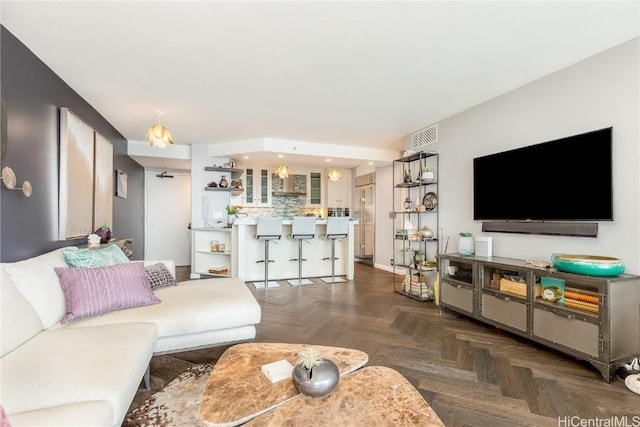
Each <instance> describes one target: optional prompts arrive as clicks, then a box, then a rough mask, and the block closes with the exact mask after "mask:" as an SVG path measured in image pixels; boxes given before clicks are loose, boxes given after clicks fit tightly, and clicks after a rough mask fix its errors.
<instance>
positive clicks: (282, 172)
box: [276, 165, 289, 179]
mask: <svg viewBox="0 0 640 427" xmlns="http://www.w3.org/2000/svg"><path fill="white" fill-rule="evenodd" d="M276 175H278V176H279V177H280V178H282V179H284V178H286V177H288V176H289V168H288V167H287V166H285V165H282V166H278V167H277V168H276Z"/></svg>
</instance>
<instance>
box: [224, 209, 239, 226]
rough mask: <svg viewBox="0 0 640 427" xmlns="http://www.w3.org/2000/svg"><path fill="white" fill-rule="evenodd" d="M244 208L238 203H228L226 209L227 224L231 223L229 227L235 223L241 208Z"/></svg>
mask: <svg viewBox="0 0 640 427" xmlns="http://www.w3.org/2000/svg"><path fill="white" fill-rule="evenodd" d="M241 209H242V206H238V205H227V206H226V207H225V210H226V211H227V215H228V217H227V224H229V227H231V225H233V221H234V219H235V218H238V213H239V212H240V210H241Z"/></svg>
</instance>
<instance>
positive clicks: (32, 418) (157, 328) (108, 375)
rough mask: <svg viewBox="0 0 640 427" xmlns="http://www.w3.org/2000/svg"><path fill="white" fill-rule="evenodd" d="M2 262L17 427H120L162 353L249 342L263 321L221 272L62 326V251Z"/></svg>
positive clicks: (0, 401)
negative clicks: (218, 276)
mask: <svg viewBox="0 0 640 427" xmlns="http://www.w3.org/2000/svg"><path fill="white" fill-rule="evenodd" d="M163 262H164V263H165V264H166V265H167V266H168V267H169V270H170V271H171V272H172V274H174V276H175V267H174V265H173V263H172V262H167V261H163ZM145 263H146V264H150V263H149V262H145ZM0 267H1V272H0V273H1V278H0V281H1V290H0V315H1V325H0V328H1V329H0V333H1V336H0V338H1V340H0V343H1V345H0V355H1V358H0V405H2V407H3V408H4V410H5V412H6V414H7V416H8V419H9V422H10V423H11V425H13V426H36V425H49V426H54V425H55V426H73V425H77V426H119V425H120V424H121V423H122V420H123V419H124V416H125V415H126V412H127V410H128V408H129V406H130V404H131V402H132V400H133V397H134V396H135V393H136V391H137V390H138V388H139V386H140V383H141V380H142V379H143V377H144V374H145V371H146V370H147V367H148V366H149V362H150V360H151V357H152V356H153V355H155V354H163V353H172V352H178V351H185V350H189V349H193V348H202V347H213V346H217V345H223V344H229V343H233V342H242V341H248V340H251V339H253V338H255V334H256V330H255V325H256V324H258V323H259V322H260V319H261V310H260V305H259V304H258V302H257V301H256V300H255V298H254V297H253V295H252V294H251V292H250V291H249V289H248V288H247V286H246V285H245V284H244V283H243V282H242V281H241V280H239V279H232V278H221V279H204V280H190V281H186V282H181V283H179V284H178V286H173V287H167V288H163V289H158V290H157V291H155V296H156V297H157V298H159V299H160V301H161V302H160V303H157V304H154V305H146V306H141V307H135V308H127V309H122V310H117V311H112V312H109V313H106V314H102V315H98V316H94V317H88V318H83V319H78V320H74V321H71V322H68V323H65V324H61V322H60V321H61V319H62V317H63V315H64V314H65V299H64V293H63V291H62V289H61V287H60V282H59V279H58V276H57V275H56V274H55V271H54V267H67V264H66V263H65V260H64V257H63V255H62V252H61V250H55V251H53V252H49V253H47V254H43V255H40V256H37V257H34V258H30V259H28V260H25V261H20V262H16V263H4V264H1V265H0Z"/></svg>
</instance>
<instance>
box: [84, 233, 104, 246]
mask: <svg viewBox="0 0 640 427" xmlns="http://www.w3.org/2000/svg"><path fill="white" fill-rule="evenodd" d="M100 240H102V238H101V237H100V236H98V235H97V234H89V237H87V243H88V244H89V247H94V246H100Z"/></svg>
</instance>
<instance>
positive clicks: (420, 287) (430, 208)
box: [392, 151, 438, 301]
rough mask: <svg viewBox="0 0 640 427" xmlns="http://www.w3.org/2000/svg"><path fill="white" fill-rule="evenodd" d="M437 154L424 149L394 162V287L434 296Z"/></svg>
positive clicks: (417, 296)
mask: <svg viewBox="0 0 640 427" xmlns="http://www.w3.org/2000/svg"><path fill="white" fill-rule="evenodd" d="M437 167H438V155H437V153H434V152H429V151H422V152H418V153H414V154H410V155H407V156H405V157H402V158H400V159H397V160H394V162H393V200H392V207H393V217H394V220H393V227H394V228H393V259H392V261H393V272H394V279H393V290H394V291H395V292H398V293H401V294H403V295H406V296H408V297H411V298H414V299H417V300H419V301H429V300H432V299H433V298H434V288H435V287H434V284H435V281H436V279H437V271H438V264H437V259H438V235H437V230H438V209H437V203H438V182H437V180H436V179H435V174H434V172H433V171H434V169H435V170H437Z"/></svg>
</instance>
